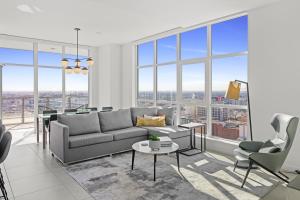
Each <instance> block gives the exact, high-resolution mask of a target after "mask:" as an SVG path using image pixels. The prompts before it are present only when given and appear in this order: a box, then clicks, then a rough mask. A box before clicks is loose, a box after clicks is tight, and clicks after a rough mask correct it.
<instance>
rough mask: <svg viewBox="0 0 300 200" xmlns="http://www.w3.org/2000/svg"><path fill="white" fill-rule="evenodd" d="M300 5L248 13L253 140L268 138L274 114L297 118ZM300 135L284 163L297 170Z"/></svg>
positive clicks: (286, 1)
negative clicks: (280, 113)
mask: <svg viewBox="0 0 300 200" xmlns="http://www.w3.org/2000/svg"><path fill="white" fill-rule="evenodd" d="M299 10H300V1H299V0H282V1H280V2H278V3H276V4H273V5H271V6H268V7H263V8H260V9H256V10H252V11H250V12H249V83H250V95H251V101H252V102H251V106H252V121H253V136H254V139H255V140H266V139H270V138H272V137H273V136H274V135H273V133H274V131H273V130H272V128H271V126H270V123H269V122H270V118H271V117H272V115H273V114H274V113H276V112H282V113H288V114H291V115H295V116H298V117H300V60H299V58H300V51H299V49H300V22H299V19H300V11H299ZM299 152H300V131H299V129H298V133H297V135H296V138H295V141H294V144H293V146H292V149H291V152H290V154H289V157H288V159H287V162H286V163H285V166H286V167H287V168H289V169H300V158H299V155H298V153H299Z"/></svg>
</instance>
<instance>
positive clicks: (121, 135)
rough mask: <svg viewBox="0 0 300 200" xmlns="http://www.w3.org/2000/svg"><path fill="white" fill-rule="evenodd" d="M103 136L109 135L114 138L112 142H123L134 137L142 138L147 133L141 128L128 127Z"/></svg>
mask: <svg viewBox="0 0 300 200" xmlns="http://www.w3.org/2000/svg"><path fill="white" fill-rule="evenodd" d="M105 134H111V135H113V136H114V140H124V139H127V138H134V137H142V136H145V137H146V136H147V135H148V131H147V130H146V129H143V128H139V127H130V128H125V129H120V130H114V131H108V132H105Z"/></svg>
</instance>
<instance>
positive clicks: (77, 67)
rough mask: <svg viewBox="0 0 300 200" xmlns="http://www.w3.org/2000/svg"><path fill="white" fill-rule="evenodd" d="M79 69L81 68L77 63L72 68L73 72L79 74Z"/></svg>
mask: <svg viewBox="0 0 300 200" xmlns="http://www.w3.org/2000/svg"><path fill="white" fill-rule="evenodd" d="M80 71H81V68H80V67H79V66H78V65H77V66H76V67H74V69H73V72H74V73H75V74H79V73H80Z"/></svg>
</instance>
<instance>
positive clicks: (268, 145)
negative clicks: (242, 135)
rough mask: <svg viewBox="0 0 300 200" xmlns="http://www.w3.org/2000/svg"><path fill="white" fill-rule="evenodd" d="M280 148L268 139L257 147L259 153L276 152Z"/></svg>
mask: <svg viewBox="0 0 300 200" xmlns="http://www.w3.org/2000/svg"><path fill="white" fill-rule="evenodd" d="M280 151H281V149H280V148H279V147H277V146H275V145H274V144H273V143H272V142H271V141H270V140H268V141H266V142H265V143H264V144H263V145H262V147H261V148H260V149H259V151H258V152H259V153H277V152H280Z"/></svg>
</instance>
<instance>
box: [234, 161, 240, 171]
mask: <svg viewBox="0 0 300 200" xmlns="http://www.w3.org/2000/svg"><path fill="white" fill-rule="evenodd" d="M238 162H239V161H238V160H237V161H235V163H234V168H233V171H235V168H236V166H237V164H238Z"/></svg>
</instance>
